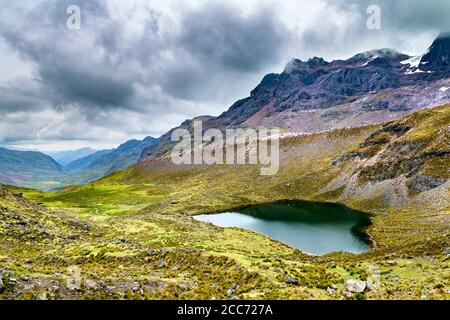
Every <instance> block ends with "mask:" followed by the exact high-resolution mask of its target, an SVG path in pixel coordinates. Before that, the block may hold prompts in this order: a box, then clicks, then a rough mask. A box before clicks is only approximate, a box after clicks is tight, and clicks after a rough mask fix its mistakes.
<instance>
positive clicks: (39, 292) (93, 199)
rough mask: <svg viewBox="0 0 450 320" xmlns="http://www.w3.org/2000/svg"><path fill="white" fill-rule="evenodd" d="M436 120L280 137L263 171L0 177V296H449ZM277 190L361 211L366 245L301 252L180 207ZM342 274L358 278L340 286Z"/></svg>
mask: <svg viewBox="0 0 450 320" xmlns="http://www.w3.org/2000/svg"><path fill="white" fill-rule="evenodd" d="M449 125H450V106H449V105H445V106H442V107H438V108H433V109H427V110H422V111H419V112H416V113H413V114H411V115H409V116H406V117H404V118H402V119H399V120H395V121H392V122H388V123H384V124H380V125H371V126H366V127H361V128H351V129H341V130H334V131H329V132H324V133H316V134H311V135H299V136H295V137H289V138H284V139H283V140H282V141H281V143H280V145H281V146H280V147H281V150H280V151H281V167H280V171H279V173H278V174H277V175H276V176H273V177H264V176H260V175H259V167H258V166H249V165H246V166H227V165H223V166H213V167H211V166H195V167H192V166H185V167H180V166H174V165H173V164H172V163H171V162H170V160H169V159H165V158H162V159H157V160H155V159H149V160H147V161H142V162H140V163H139V164H138V165H136V166H133V167H131V168H129V169H127V170H124V171H118V172H115V173H112V174H111V175H109V176H107V177H105V178H103V179H101V180H98V181H95V182H93V183H90V184H87V185H80V186H73V187H68V188H65V189H63V190H61V191H59V192H57V193H46V192H40V191H36V190H30V189H22V190H19V189H17V188H2V194H1V196H0V201H1V202H0V214H1V215H2V219H1V220H0V221H1V224H0V233H1V236H0V239H1V240H0V266H1V268H3V269H4V270H3V271H2V277H3V278H2V279H3V289H0V297H3V298H17V297H19V298H74V297H83V298H115V299H122V298H125V299H127V298H134V299H141V298H143V299H155V298H176V299H177V298H178V299H184V298H194V299H199V298H202V299H204V298H207V299H213V298H216V299H227V298H233V297H237V298H241V299H242V298H245V299H265V298H277V299H317V298H320V299H376V298H383V299H385V298H386V299H387V298H389V299H392V298H396V299H421V298H422V299H448V298H450V289H449V288H450V281H449V279H450V259H449V254H450V251H449V248H450V238H449V234H450V220H449V219H450V197H449V195H450V180H449V177H450V172H449V168H450V156H449V155H450V143H449V141H450V140H449V139H450V130H449ZM18 192H20V193H22V194H23V195H21V194H19V193H18ZM24 197H25V198H28V199H31V200H33V201H35V202H38V203H41V204H42V205H37V204H36V203H35V202H32V201H29V200H26V199H25V198H24ZM281 200H306V201H321V202H324V201H328V202H336V203H341V204H344V205H347V206H349V207H351V208H354V209H358V210H361V211H364V212H367V213H371V220H372V225H371V226H370V227H369V228H368V230H367V233H368V234H369V236H370V238H371V239H372V241H373V244H374V245H373V249H372V250H370V251H369V252H367V253H364V254H361V255H352V254H345V253H333V254H329V255H326V256H320V257H316V256H309V255H306V254H304V253H302V252H300V251H299V250H296V249H292V248H289V247H288V246H286V245H284V244H281V243H279V242H276V241H273V240H271V239H269V238H267V237H265V236H263V235H260V234H257V233H254V232H251V231H246V230H240V229H235V228H226V229H223V228H219V227H215V226H213V225H211V224H207V223H201V222H198V221H196V220H194V219H192V218H191V216H192V215H196V214H204V213H214V212H221V211H227V210H231V209H234V208H237V207H242V206H247V205H251V204H259V203H269V202H274V201H281ZM53 211H55V212H56V213H53ZM46 224H49V227H47V226H46ZM47 228H48V231H47V232H48V234H46V233H44V230H47ZM24 239H25V240H24ZM73 266H77V268H79V270H80V272H81V282H80V283H77V282H76V281H75V283H76V285H75V286H73V285H71V283H73V281H72V280H71V279H72V273H73V272H72V271H73ZM68 268H69V269H68ZM293 279H294V280H295V281H292V280H293ZM348 279H360V280H364V281H368V283H370V284H371V288H370V290H367V291H366V292H364V293H356V294H349V293H348V292H347V291H346V290H345V281H346V280H348ZM71 281H72V282H71ZM327 289H332V290H327Z"/></svg>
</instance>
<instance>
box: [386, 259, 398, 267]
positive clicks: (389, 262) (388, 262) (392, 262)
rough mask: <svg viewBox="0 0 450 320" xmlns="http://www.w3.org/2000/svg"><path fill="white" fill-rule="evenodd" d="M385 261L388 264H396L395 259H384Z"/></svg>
mask: <svg viewBox="0 0 450 320" xmlns="http://www.w3.org/2000/svg"><path fill="white" fill-rule="evenodd" d="M386 263H387V264H388V265H390V266H395V265H396V264H397V262H395V260H388V261H386Z"/></svg>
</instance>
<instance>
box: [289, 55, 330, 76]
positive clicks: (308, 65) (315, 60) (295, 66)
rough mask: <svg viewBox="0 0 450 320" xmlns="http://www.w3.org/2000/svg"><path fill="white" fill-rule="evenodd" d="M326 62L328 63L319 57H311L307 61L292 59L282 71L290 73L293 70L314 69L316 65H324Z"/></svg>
mask: <svg viewBox="0 0 450 320" xmlns="http://www.w3.org/2000/svg"><path fill="white" fill-rule="evenodd" d="M327 64H329V62H327V61H325V60H324V59H323V58H319V57H312V58H310V59H308V60H307V61H302V60H300V59H292V60H291V61H290V62H289V63H288V64H287V65H286V67H285V68H284V72H285V73H292V72H293V71H295V70H302V69H314V68H317V67H321V66H326V65H327Z"/></svg>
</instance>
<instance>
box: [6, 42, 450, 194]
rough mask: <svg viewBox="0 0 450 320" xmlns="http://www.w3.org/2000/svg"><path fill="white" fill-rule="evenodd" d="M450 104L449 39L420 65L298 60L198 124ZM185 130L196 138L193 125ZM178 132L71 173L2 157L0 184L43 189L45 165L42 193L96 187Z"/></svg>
mask: <svg viewBox="0 0 450 320" xmlns="http://www.w3.org/2000/svg"><path fill="white" fill-rule="evenodd" d="M449 102H450V33H443V34H441V35H439V37H438V38H437V39H436V40H435V41H434V42H433V44H432V45H431V47H430V48H429V49H428V51H427V52H426V53H425V54H424V55H421V56H417V57H411V56H409V55H406V54H402V53H399V52H397V51H395V50H392V49H380V50H372V51H369V52H364V53H360V54H357V55H355V56H353V57H351V58H350V59H348V60H336V61H332V62H327V61H325V60H324V59H322V58H318V57H314V58H311V59H309V60H308V61H301V60H299V59H293V60H292V61H290V62H289V63H288V64H287V65H286V67H285V69H284V71H283V72H282V73H279V74H275V73H274V74H268V75H266V76H265V77H264V78H263V80H262V81H261V83H260V84H259V85H258V86H257V87H256V88H255V89H254V90H253V91H251V93H250V96H249V97H247V98H244V99H242V100H239V101H237V102H236V103H234V104H233V105H232V106H231V107H230V108H229V109H228V110H227V111H226V112H224V113H223V114H221V115H220V116H218V117H211V116H203V117H198V118H196V119H200V120H202V121H203V128H204V130H206V129H208V128H217V129H222V130H224V129H226V128H233V127H259V126H276V127H279V128H281V129H282V130H285V131H289V132H295V133H313V132H320V131H326V130H332V129H339V128H347V127H359V126H363V125H368V124H375V123H381V122H385V121H388V120H392V119H398V118H400V117H403V116H405V115H407V114H409V113H412V112H413V111H416V110H420V109H423V108H427V107H432V106H437V105H442V104H445V103H449ZM179 128H185V129H188V130H192V120H186V121H185V122H183V123H182V124H181V125H180V126H179ZM173 130H174V129H172V130H171V131H169V132H167V133H166V134H164V135H163V136H161V137H160V138H159V139H155V138H151V137H148V138H146V139H144V140H142V141H139V140H130V141H127V142H126V143H124V144H122V145H121V146H119V147H118V148H117V149H114V150H104V151H99V152H96V153H92V152H91V153H89V154H88V155H86V156H85V157H81V158H78V159H76V160H75V161H73V162H71V163H67V164H66V165H65V166H64V167H62V166H60V165H59V164H57V163H56V162H55V161H52V160H53V159H49V158H48V157H47V158H45V157H43V155H38V154H37V153H35V154H34V156H35V157H36V160H34V158H33V159H29V161H27V163H24V162H23V161H16V160H14V157H11V154H10V153H8V152H7V151H4V149H2V150H3V151H2V150H0V153H2V152H3V153H4V155H3V156H2V157H1V158H0V159H3V160H2V161H1V162H0V182H3V183H13V184H18V185H27V186H29V185H32V186H36V183H35V182H36V180H37V179H38V178H39V177H40V175H39V174H34V171H33V168H34V167H35V170H36V172H42V167H41V166H42V165H44V163H46V164H45V165H44V167H45V168H46V169H45V170H48V171H49V172H50V173H52V174H51V175H49V176H51V177H52V179H55V181H57V182H56V183H49V182H48V181H47V180H45V181H40V182H39V183H38V186H39V187H41V185H43V186H44V187H46V186H47V185H52V186H53V185H54V184H56V185H58V186H62V185H65V184H67V183H82V182H89V181H92V180H95V179H98V178H100V177H102V176H104V175H107V174H108V173H110V172H113V171H115V170H118V169H123V168H127V167H129V166H132V165H134V164H135V163H137V162H138V161H139V159H142V160H144V159H146V158H158V157H160V156H162V155H164V154H166V153H167V152H168V151H169V150H170V149H171V147H172V146H173V145H174V142H172V141H171V140H170V138H171V133H172V132H173ZM90 151H91V150H85V151H83V152H90ZM16 156H17V158H20V157H21V156H20V155H18V154H17V153H16ZM28 156H29V154H28ZM70 156H73V155H70ZM61 157H62V158H60V161H62V162H67V160H68V158H69V155H66V157H64V156H62V155H61ZM44 159H46V161H44ZM61 159H63V160H61ZM35 164H36V165H35ZM22 166H23V168H26V169H23V168H22ZM45 170H44V171H45ZM23 172H26V173H27V174H24V173H23ZM36 177H38V178H36ZM29 181H32V183H31V184H30V183H29Z"/></svg>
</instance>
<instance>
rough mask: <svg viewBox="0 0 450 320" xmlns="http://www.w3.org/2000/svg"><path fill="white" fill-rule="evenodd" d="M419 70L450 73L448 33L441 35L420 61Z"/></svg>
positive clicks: (449, 36) (449, 35) (449, 38)
mask: <svg viewBox="0 0 450 320" xmlns="http://www.w3.org/2000/svg"><path fill="white" fill-rule="evenodd" d="M420 68H421V69H422V70H425V71H434V72H438V73H442V72H448V71H450V32H444V33H441V34H440V35H439V36H438V37H437V38H436V40H434V42H433V44H432V45H431V47H430V48H429V49H428V52H427V53H426V54H425V55H424V56H423V57H422V59H421V61H420Z"/></svg>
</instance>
